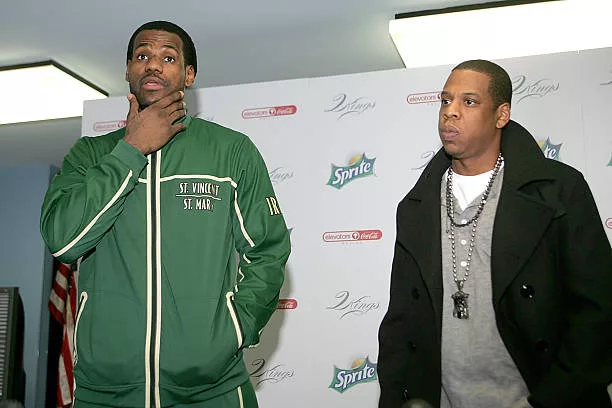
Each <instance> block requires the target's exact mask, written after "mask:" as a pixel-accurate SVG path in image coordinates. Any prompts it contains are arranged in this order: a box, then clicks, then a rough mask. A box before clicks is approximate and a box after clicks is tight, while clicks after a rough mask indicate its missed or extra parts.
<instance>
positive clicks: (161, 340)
mask: <svg viewBox="0 0 612 408" xmlns="http://www.w3.org/2000/svg"><path fill="white" fill-rule="evenodd" d="M196 72H197V58H196V51H195V47H194V45H193V42H192V40H191V38H190V37H189V35H188V34H187V33H186V32H185V31H184V30H183V29H181V28H180V27H178V26H176V25H174V24H172V23H168V22H163V21H154V22H150V23H147V24H144V25H143V26H141V27H140V28H138V29H137V30H136V32H135V33H134V34H133V35H132V38H131V39H130V42H129V45H128V50H127V70H126V80H127V81H128V82H129V84H130V95H129V96H128V99H129V102H130V109H129V113H128V116H127V125H126V127H125V128H123V129H121V130H118V131H115V132H112V133H109V134H107V135H105V136H101V137H95V138H88V137H84V138H81V139H80V140H79V141H78V142H77V143H76V144H75V145H74V146H73V147H72V149H71V150H70V152H69V153H68V155H67V156H66V157H65V159H64V162H63V165H62V169H61V171H60V172H59V174H58V175H57V176H56V177H55V179H54V180H53V182H52V183H51V186H50V187H49V191H48V192H47V195H46V197H45V201H44V204H43V208H42V216H41V231H42V235H43V237H44V239H45V241H46V243H47V245H48V246H49V248H50V250H51V252H52V253H53V255H54V256H55V257H56V258H58V259H59V260H60V261H62V262H67V263H70V262H74V261H75V260H76V259H78V258H81V263H80V273H79V288H78V292H79V307H78V314H77V323H76V327H75V353H74V354H75V356H74V357H75V360H76V366H75V370H74V374H75V382H76V391H75V407H76V408H82V407H151V408H161V407H190V408H213V407H214V408H224V407H235V408H239V407H240V408H243V407H244V408H252V407H256V406H257V401H256V398H255V393H254V390H253V387H252V386H251V384H250V382H249V376H248V373H247V371H246V368H245V365H244V362H243V358H242V349H243V348H245V347H250V346H254V345H257V344H258V342H259V336H260V334H261V331H262V329H263V327H264V326H265V324H266V323H267V322H268V319H269V318H270V316H271V315H272V313H273V312H274V310H275V309H276V306H277V302H278V296H279V290H280V287H281V285H282V283H283V276H284V275H283V274H284V266H285V263H286V261H287V258H288V257H289V252H290V243H289V234H288V231H287V227H286V225H285V222H284V219H283V215H282V214H281V211H280V207H279V205H278V201H277V200H276V197H275V194H274V191H273V188H272V185H271V183H270V179H269V176H268V172H267V170H266V166H265V163H264V161H263V159H262V157H261V155H260V154H259V152H258V151H257V149H256V147H255V146H254V145H253V143H252V142H251V141H250V140H249V139H248V138H247V137H246V136H244V135H242V134H240V133H237V132H235V131H232V130H230V129H227V128H224V127H222V126H219V125H216V124H213V123H210V122H207V121H204V120H201V119H197V118H193V117H190V116H188V115H186V111H185V104H184V102H183V96H184V89H185V87H188V86H190V85H192V84H193V82H194V78H195V75H196ZM236 252H237V253H238V255H239V259H240V260H239V262H237V261H236Z"/></svg>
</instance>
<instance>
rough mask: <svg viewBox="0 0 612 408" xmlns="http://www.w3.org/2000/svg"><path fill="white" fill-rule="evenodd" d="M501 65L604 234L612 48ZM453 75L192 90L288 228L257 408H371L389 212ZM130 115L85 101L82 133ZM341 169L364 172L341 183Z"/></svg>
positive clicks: (261, 360) (419, 156)
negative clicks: (254, 158) (237, 143)
mask: <svg viewBox="0 0 612 408" xmlns="http://www.w3.org/2000/svg"><path fill="white" fill-rule="evenodd" d="M499 62H500V64H501V65H502V66H503V67H505V68H506V69H507V71H508V72H509V74H510V77H511V78H512V79H513V84H514V86H513V88H514V89H513V92H514V97H513V103H512V117H513V118H514V119H515V120H517V121H518V122H520V123H521V124H523V125H524V126H525V127H526V128H527V129H529V130H530V131H531V133H532V135H533V137H534V138H535V140H536V141H537V142H538V143H539V145H540V147H541V149H542V151H543V152H544V153H545V154H546V155H547V157H548V158H550V159H551V160H559V161H562V162H565V163H567V164H569V165H572V166H574V167H575V168H577V169H578V170H580V171H582V172H583V173H584V175H585V177H586V179H587V181H588V182H589V184H590V186H591V188H592V190H593V194H594V196H595V199H596V202H597V204H598V206H599V211H600V215H601V217H602V222H603V223H605V224H606V232H607V234H608V237H609V238H610V239H612V190H611V189H610V180H611V179H612V137H611V133H610V130H609V124H608V120H607V118H609V117H610V112H611V111H612V71H611V70H612V49H610V48H607V49H600V50H591V51H581V52H571V53H562V54H552V55H543V56H533V57H525V58H514V59H509V60H503V61H499ZM451 68H452V67H450V66H442V67H429V68H419V69H409V70H393V71H380V72H372V73H364V74H355V75H345V76H337V77H328V78H314V79H302V80H292V81H277V82H268V83H261V84H249V85H240V86H230V87H219V88H207V89H197V90H193V91H192V92H191V93H188V94H187V97H188V106H189V109H190V113H191V114H192V115H193V116H199V117H201V118H204V119H208V120H211V121H214V122H217V123H220V124H222V125H225V126H229V127H231V128H234V129H237V130H239V131H242V132H244V133H246V134H247V135H249V136H250V137H251V138H252V139H253V141H254V142H255V144H256V145H257V146H258V147H259V149H260V150H261V152H262V154H263V156H264V158H265V159H266V163H267V165H268V170H269V172H270V175H271V178H272V181H273V183H274V184H275V189H276V193H277V197H278V199H279V202H280V205H281V208H282V210H283V213H284V215H285V219H286V220H287V224H288V226H289V228H291V231H292V232H291V238H292V245H293V250H292V254H291V257H290V259H289V263H288V266H287V271H286V276H287V279H286V283H285V285H284V287H283V289H282V291H281V298H282V302H281V305H280V306H281V307H279V310H277V312H276V313H275V314H274V316H273V317H272V320H271V322H270V324H269V325H268V326H267V327H266V329H265V331H264V333H263V336H262V341H261V345H260V346H259V347H257V348H255V349H252V350H248V352H247V353H246V357H245V359H246V362H247V365H248V367H249V371H250V374H251V379H252V382H253V384H254V385H255V386H256V389H257V393H258V397H259V399H260V403H261V405H262V406H263V407H266V408H280V407H285V406H287V401H288V400H287V396H291V402H290V404H291V406H292V407H295V408H301V407H304V408H306V407H308V408H310V407H315V406H319V407H334V408H341V407H347V408H349V407H350V408H357V407H360V408H361V407H363V408H366V407H374V406H376V401H377V399H378V392H379V387H378V384H377V381H376V380H377V378H376V372H375V370H372V368H374V367H375V366H376V363H377V354H378V342H377V336H376V334H377V330H378V326H379V324H380V320H381V319H382V317H383V315H384V313H385V311H386V308H387V303H388V293H389V277H390V269H391V260H392V255H393V247H394V241H395V208H396V205H397V203H398V201H399V200H400V199H401V198H402V197H403V196H404V195H405V194H406V193H407V192H408V191H409V190H410V188H411V187H412V185H413V184H414V183H415V182H416V180H417V179H418V177H419V176H420V174H421V169H422V168H423V167H424V165H425V164H426V163H427V162H428V160H429V159H430V158H431V155H432V154H433V153H434V152H435V151H436V150H437V149H439V147H440V142H439V138H438V134H437V117H438V110H439V107H440V100H439V92H440V89H441V88H442V87H443V84H444V82H445V80H446V78H447V77H448V75H449V72H450V69H451ZM126 111H127V102H126V99H125V98H109V99H107V100H102V101H93V102H91V103H90V104H86V105H85V114H84V116H83V134H86V135H90V136H95V135H99V134H103V133H106V132H108V131H109V130H113V129H114V128H118V127H119V126H122V125H124V121H123V119H124V118H125V112H126ZM364 156H365V157H364ZM340 167H342V168H343V169H340V173H343V172H344V173H343V174H345V175H354V174H355V173H358V174H357V175H358V177H346V178H345V179H344V180H343V182H338V179H337V177H336V176H337V175H338V173H337V170H338V168H340ZM358 168H359V169H360V170H359V171H357V169H358ZM361 170H363V171H361ZM576 244H577V245H581V244H585V243H576ZM602 272H604V271H602ZM605 272H609V271H605ZM340 379H342V380H343V381H342V382H340Z"/></svg>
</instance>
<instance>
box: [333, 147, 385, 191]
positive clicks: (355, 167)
mask: <svg viewBox="0 0 612 408" xmlns="http://www.w3.org/2000/svg"><path fill="white" fill-rule="evenodd" d="M375 160H376V157H375V158H373V159H368V158H367V157H366V155H365V153H363V154H359V155H357V156H353V157H352V158H351V159H350V160H349V162H348V164H349V165H348V166H343V167H340V166H336V165H335V164H333V163H332V170H331V176H330V178H329V180H328V182H327V185H328V186H332V187H334V188H337V189H338V190H340V189H341V188H342V187H344V186H345V185H347V184H348V183H350V182H351V181H353V180H357V179H359V178H362V177H367V176H371V175H373V174H374V161H375Z"/></svg>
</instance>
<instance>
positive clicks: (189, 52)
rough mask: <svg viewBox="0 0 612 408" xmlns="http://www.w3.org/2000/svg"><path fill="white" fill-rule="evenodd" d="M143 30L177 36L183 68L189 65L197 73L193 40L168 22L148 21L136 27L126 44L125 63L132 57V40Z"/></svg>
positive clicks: (196, 59) (196, 58) (196, 57)
mask: <svg viewBox="0 0 612 408" xmlns="http://www.w3.org/2000/svg"><path fill="white" fill-rule="evenodd" d="M144 30H159V31H165V32H167V33H173V34H176V35H178V36H179V37H180V38H181V41H182V42H183V58H184V59H185V66H187V65H191V66H192V67H193V72H194V74H196V73H197V72H198V56H197V55H196V49H195V45H194V44H193V40H192V39H191V37H190V36H189V34H187V32H186V31H185V30H183V29H182V28H181V27H179V26H177V25H176V24H174V23H171V22H169V21H149V22H148V23H145V24H143V25H141V26H140V27H138V29H137V30H136V31H134V34H132V37H130V42H129V43H128V47H127V61H126V63H127V62H129V61H130V60H131V59H132V57H133V56H134V40H135V39H136V36H137V35H138V33H140V32H141V31H144Z"/></svg>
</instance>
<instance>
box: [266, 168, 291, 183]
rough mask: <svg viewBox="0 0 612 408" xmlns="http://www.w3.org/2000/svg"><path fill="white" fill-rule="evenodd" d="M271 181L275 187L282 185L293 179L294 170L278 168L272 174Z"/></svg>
mask: <svg viewBox="0 0 612 408" xmlns="http://www.w3.org/2000/svg"><path fill="white" fill-rule="evenodd" d="M269 175H270V181H271V182H272V184H274V185H275V186H276V185H278V184H280V183H282V182H283V181H285V180H289V179H292V178H293V170H288V169H285V168H284V167H277V168H275V169H274V170H272V171H271V172H270V173H269Z"/></svg>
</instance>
